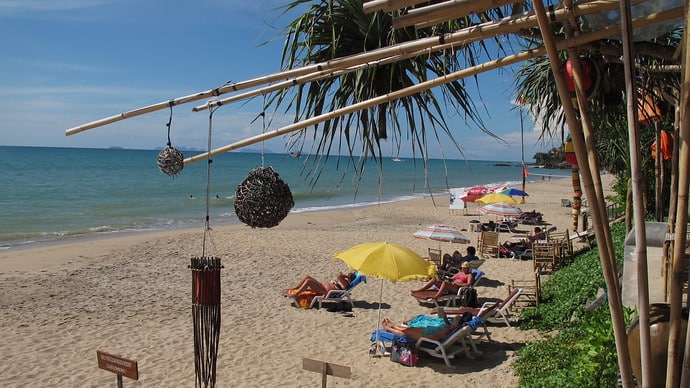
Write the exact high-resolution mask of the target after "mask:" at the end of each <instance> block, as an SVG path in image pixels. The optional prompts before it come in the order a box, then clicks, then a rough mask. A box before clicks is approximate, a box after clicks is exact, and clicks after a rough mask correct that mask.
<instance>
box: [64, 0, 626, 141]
mask: <svg viewBox="0 0 690 388" xmlns="http://www.w3.org/2000/svg"><path fill="white" fill-rule="evenodd" d="M638 1H639V0H638ZM612 3H616V1H615V0H596V1H593V2H592V3H588V4H582V5H579V6H578V7H577V9H578V10H579V14H585V13H592V12H600V11H604V10H607V9H611V8H610V7H611V4H612ZM565 12H566V11H565V10H558V11H555V13H554V15H555V16H556V17H557V18H562V17H564V15H565ZM531 26H536V19H535V18H534V16H533V15H530V16H524V15H520V16H518V17H507V18H503V19H500V20H497V21H495V22H487V23H485V25H479V26H474V27H470V28H467V29H463V30H461V31H459V32H455V33H451V34H445V35H442V36H438V37H430V38H424V39H418V40H416V41H413V42H406V43H402V44H399V45H394V46H389V47H385V48H382V49H378V50H372V51H370V52H367V53H363V54H355V55H350V56H347V57H342V58H338V59H334V60H331V61H327V62H321V63H316V64H312V65H308V66H304V67H299V68H294V69H290V70H285V71H281V72H278V73H273V74H269V75H265V76H262V77H257V78H253V79H249V80H246V81H242V82H238V83H233V84H226V85H223V86H221V87H218V88H215V89H211V90H206V91H202V92H199V93H196V94H191V95H187V96H183V97H178V98H175V99H173V100H169V101H163V102H159V103H156V104H153V105H149V106H145V107H141V108H136V109H134V110H130V111H127V112H123V113H120V114H118V115H114V116H110V117H106V118H103V119H99V120H96V121H92V122H89V123H86V124H82V125H80V126H77V127H73V128H70V129H68V130H66V131H65V135H66V136H71V135H74V134H77V133H80V132H83V131H86V130H90V129H93V128H97V127H101V126H104V125H108V124H112V123H115V122H118V121H121V120H125V119H129V118H132V117H136V116H141V115H144V114H147V113H152V112H156V111H158V110H162V109H168V108H170V106H176V105H181V104H186V103H189V102H193V101H199V100H203V99H208V98H212V97H217V96H219V95H221V94H226V93H230V92H235V91H239V90H245V89H249V88H252V87H256V86H260V85H263V84H268V83H272V82H277V81H283V80H289V79H290V78H292V77H299V76H305V75H309V74H315V73H319V74H322V73H324V74H325V73H327V72H328V71H338V70H342V69H347V68H349V67H352V66H357V65H361V64H363V63H366V62H367V61H376V60H380V59H384V58H388V57H394V56H396V55H405V54H407V53H409V52H411V51H415V50H423V49H427V48H429V47H433V46H435V45H439V44H440V45H443V44H448V46H446V47H452V44H453V43H462V42H464V41H465V40H466V39H469V37H471V36H474V35H475V34H476V35H478V36H479V37H484V38H485V37H491V36H496V35H499V34H508V33H511V32H516V31H518V30H520V29H523V28H527V27H531ZM249 94H251V95H258V94H260V93H259V92H254V93H248V94H247V95H249ZM210 106H211V105H207V106H205V107H204V108H208V107H210Z"/></svg>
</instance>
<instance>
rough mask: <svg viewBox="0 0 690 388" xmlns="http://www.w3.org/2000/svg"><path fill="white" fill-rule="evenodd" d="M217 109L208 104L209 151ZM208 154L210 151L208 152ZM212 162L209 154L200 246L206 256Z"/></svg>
mask: <svg viewBox="0 0 690 388" xmlns="http://www.w3.org/2000/svg"><path fill="white" fill-rule="evenodd" d="M217 109H218V107H215V108H212V107H210V106H209V108H208V151H211V146H212V144H211V138H212V136H211V135H212V133H213V113H214V112H215V111H216V110H217ZM209 155H210V153H209ZM212 163H213V159H211V157H210V156H209V158H208V163H207V166H206V219H205V220H204V239H203V247H202V251H201V252H202V256H206V246H207V244H206V239H207V238H208V239H209V240H210V242H211V244H212V245H214V247H215V244H213V241H212V239H211V233H210V230H211V164H212Z"/></svg>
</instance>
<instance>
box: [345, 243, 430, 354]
mask: <svg viewBox="0 0 690 388" xmlns="http://www.w3.org/2000/svg"><path fill="white" fill-rule="evenodd" d="M333 257H334V258H336V259H340V260H342V261H344V262H345V264H347V266H348V267H350V270H351V271H359V273H360V274H363V275H367V276H373V277H377V278H379V279H381V294H380V296H379V314H378V319H377V320H376V341H375V342H374V344H372V346H371V348H370V349H369V355H370V356H372V357H373V356H375V355H376V352H377V351H380V352H381V354H382V355H383V354H384V352H385V347H384V346H383V343H382V342H381V341H379V337H378V334H379V324H380V322H381V300H382V299H383V283H384V282H383V279H388V280H390V281H391V282H393V283H395V282H397V281H401V282H407V281H410V280H428V279H429V278H432V277H434V276H436V265H434V264H433V263H432V262H430V261H428V260H424V259H422V257H421V256H419V255H418V254H417V253H416V252H415V251H413V250H411V249H409V248H406V247H404V246H402V245H397V244H391V243H387V242H370V243H364V244H360V245H357V246H354V247H352V248H350V249H348V250H346V251H343V252H336V253H335V254H334V255H333Z"/></svg>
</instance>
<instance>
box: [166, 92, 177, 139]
mask: <svg viewBox="0 0 690 388" xmlns="http://www.w3.org/2000/svg"><path fill="white" fill-rule="evenodd" d="M174 104H175V103H174V102H173V100H170V101H168V106H169V107H170V118H169V119H168V123H167V124H165V126H166V127H168V147H170V146H171V145H172V143H171V142H170V125H171V124H172V116H173V105H174Z"/></svg>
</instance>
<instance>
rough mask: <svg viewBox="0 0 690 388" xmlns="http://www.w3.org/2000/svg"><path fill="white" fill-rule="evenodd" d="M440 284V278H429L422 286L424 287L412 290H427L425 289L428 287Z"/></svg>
mask: <svg viewBox="0 0 690 388" xmlns="http://www.w3.org/2000/svg"><path fill="white" fill-rule="evenodd" d="M438 286H439V280H438V279H431V280H429V281H428V282H426V284H424V285H423V286H422V288H419V289H417V290H412V291H411V292H415V291H425V290H428V289H430V288H432V287H438Z"/></svg>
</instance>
